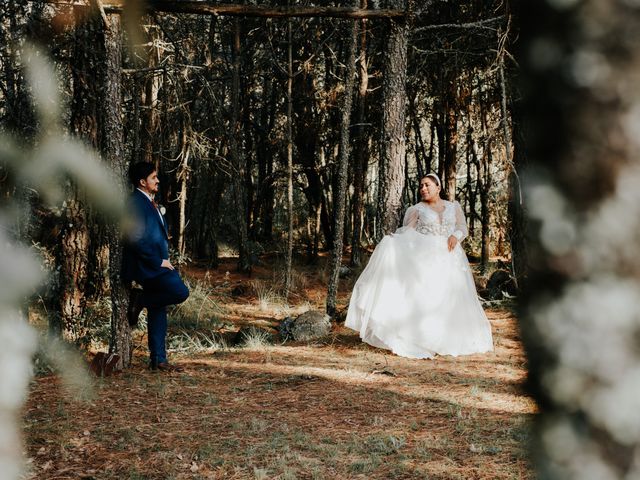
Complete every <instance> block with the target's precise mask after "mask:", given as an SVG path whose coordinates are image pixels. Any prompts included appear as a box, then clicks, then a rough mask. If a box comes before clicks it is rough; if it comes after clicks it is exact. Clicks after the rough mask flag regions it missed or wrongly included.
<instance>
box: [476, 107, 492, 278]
mask: <svg viewBox="0 0 640 480" xmlns="http://www.w3.org/2000/svg"><path fill="white" fill-rule="evenodd" d="M488 115H489V112H487V111H486V110H485V99H484V98H483V96H482V95H481V96H480V122H481V124H482V139H483V142H484V145H483V149H482V150H483V152H482V159H481V160H480V162H479V164H478V167H479V168H478V191H479V194H480V228H481V240H480V245H481V246H480V257H481V260H480V271H481V272H482V273H485V272H486V271H487V268H488V267H489V255H490V249H491V246H490V242H491V238H490V235H491V231H490V222H491V210H490V209H489V192H490V190H491V163H492V161H493V156H492V153H491V147H492V143H493V139H492V135H491V132H490V131H489V127H488V118H487V117H488Z"/></svg>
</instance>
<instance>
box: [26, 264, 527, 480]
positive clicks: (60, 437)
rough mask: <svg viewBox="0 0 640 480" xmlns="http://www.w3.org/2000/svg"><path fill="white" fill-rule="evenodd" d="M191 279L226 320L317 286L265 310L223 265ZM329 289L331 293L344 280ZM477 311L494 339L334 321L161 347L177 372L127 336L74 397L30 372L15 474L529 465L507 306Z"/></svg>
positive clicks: (122, 475)
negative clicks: (366, 332) (412, 353)
mask: <svg viewBox="0 0 640 480" xmlns="http://www.w3.org/2000/svg"><path fill="white" fill-rule="evenodd" d="M193 273H194V275H196V276H197V275H198V273H199V272H193ZM200 273H202V272H200ZM260 275H263V276H264V278H262V279H261V280H262V281H264V282H265V283H267V284H268V283H269V282H270V278H268V275H270V274H269V273H267V269H265V270H264V271H263V272H262V273H261V272H260V270H258V271H257V272H254V276H253V278H252V279H251V281H254V282H255V281H257V280H260V278H259V277H260ZM256 277H258V279H256ZM207 279H208V281H209V282H210V285H211V292H210V293H211V295H212V297H214V298H213V300H214V301H215V302H216V303H217V304H221V305H223V307H224V311H223V312H221V313H220V316H221V318H220V319H219V320H220V322H222V324H225V325H227V326H229V325H233V324H236V323H242V324H251V323H255V324H256V325H265V324H269V322H270V320H274V319H275V318H276V314H277V318H281V317H282V316H283V315H286V314H295V313H296V311H298V310H301V309H303V308H320V307H321V301H322V298H323V295H322V288H323V287H322V283H323V282H322V281H321V279H315V278H309V279H308V280H307V281H306V282H305V284H304V291H300V292H299V294H298V295H297V297H294V299H293V300H290V304H286V302H284V301H283V300H282V299H278V298H277V295H274V296H273V298H271V299H270V300H269V301H270V302H271V303H272V304H273V306H274V308H275V309H276V310H274V316H272V317H271V319H270V318H269V311H268V310H267V309H266V308H265V304H264V302H262V303H261V299H260V298H258V295H256V291H255V289H252V288H251V287H250V285H249V283H250V282H249V280H247V279H242V278H241V277H236V276H234V274H228V273H227V272H226V271H225V269H224V266H223V267H222V268H221V269H219V270H218V271H217V272H214V273H211V272H210V273H209V275H208V276H207ZM345 283H346V282H345ZM239 284H246V285H247V288H246V289H238V285H239ZM341 293H342V295H341V297H340V298H341V300H342V305H344V304H345V303H346V298H347V297H346V295H347V294H348V285H345V288H344V291H343V292H341ZM262 300H263V299H262ZM488 316H489V319H490V321H491V324H492V326H493V331H494V343H495V352H493V353H490V354H483V355H474V356H468V357H460V358H450V357H439V358H436V359H435V360H409V359H404V358H400V357H396V356H394V355H390V354H388V353H387V352H385V351H382V350H378V349H374V348H371V347H369V346H367V345H363V344H362V343H360V341H359V338H358V336H357V334H356V333H355V332H353V331H351V330H349V329H346V328H344V327H342V326H338V327H336V328H335V329H334V330H333V332H332V335H331V337H330V338H328V339H326V340H325V341H323V342H318V343H315V344H296V343H284V344H278V343H276V344H275V345H273V344H269V343H268V342H262V343H261V342H253V343H250V346H249V347H246V346H245V347H237V348H230V347H226V346H225V345H223V344H215V346H213V347H212V348H211V349H209V350H206V349H205V350H198V351H193V352H191V353H184V352H183V353H174V354H173V357H172V359H173V361H175V362H176V363H179V364H180V365H181V366H183V367H184V368H185V371H184V372H181V373H174V374H157V373H152V372H150V371H148V370H147V368H146V363H145V360H144V357H143V355H142V352H143V351H144V349H143V348H142V346H143V345H144V341H145V339H144V338H143V337H142V338H138V339H137V340H136V341H137V342H138V343H139V344H140V345H139V348H138V349H137V350H136V351H140V352H141V354H140V356H137V357H136V358H135V360H134V365H133V367H132V368H131V369H129V370H127V371H126V372H124V373H121V374H118V375H115V376H112V377H108V378H103V379H102V378H101V379H96V380H94V382H93V385H91V386H87V395H86V397H88V398H85V399H80V398H79V397H82V396H85V395H78V394H77V393H73V394H70V393H69V392H68V391H66V390H65V388H64V387H63V385H62V381H61V380H60V379H59V378H58V377H57V376H55V375H47V376H40V377H38V378H36V379H35V380H34V381H33V383H32V386H31V394H30V398H29V401H28V404H27V406H26V408H25V411H24V416H23V418H24V437H25V442H26V445H25V449H26V456H27V459H28V468H29V472H28V475H27V478H30V479H78V478H84V479H296V478H298V479H336V478H339V479H349V478H354V479H355V478H363V479H392V478H397V479H413V478H416V479H417V478H425V479H426V478H428V479H443V480H444V479H447V480H449V479H528V478H534V475H533V473H532V470H531V468H530V466H529V465H528V462H527V458H526V452H527V448H528V445H527V443H528V438H529V425H530V420H531V417H532V415H535V413H536V406H535V404H534V403H533V401H532V400H531V399H530V398H529V397H528V396H527V395H526V394H525V392H524V389H523V383H524V380H525V376H526V365H525V357H524V353H523V350H522V347H521V344H520V341H519V338H518V333H517V325H516V319H515V318H514V316H513V314H512V313H511V312H510V311H509V310H508V309H506V308H494V309H491V310H489V311H488Z"/></svg>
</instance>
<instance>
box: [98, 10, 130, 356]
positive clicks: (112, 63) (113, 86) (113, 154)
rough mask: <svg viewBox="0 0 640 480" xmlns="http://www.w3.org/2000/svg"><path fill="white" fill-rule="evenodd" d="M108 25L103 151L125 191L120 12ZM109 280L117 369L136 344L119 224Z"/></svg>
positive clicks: (112, 232) (110, 240)
mask: <svg viewBox="0 0 640 480" xmlns="http://www.w3.org/2000/svg"><path fill="white" fill-rule="evenodd" d="M107 19H108V25H106V26H105V31H104V43H105V50H106V51H105V74H104V76H103V78H104V99H105V101H104V109H103V119H104V120H103V121H104V126H103V129H102V132H103V134H102V142H101V143H102V152H103V156H104V159H105V161H106V162H107V163H108V164H109V165H110V166H111V169H112V170H113V172H114V179H115V182H117V183H118V184H119V187H120V190H121V192H122V194H123V195H124V194H125V185H126V184H127V182H126V163H127V162H126V159H125V155H124V130H123V124H122V115H121V113H122V23H121V19H120V16H119V15H108V16H107ZM107 244H108V246H109V267H110V268H109V279H110V282H109V283H110V286H111V340H110V344H109V351H110V352H111V353H116V354H118V355H119V357H120V364H119V365H118V368H127V367H129V365H131V359H132V356H133V343H132V339H131V329H130V327H129V322H128V321H127V303H128V298H127V288H126V285H124V283H123V282H122V279H121V277H120V266H121V264H122V242H121V233H120V231H119V228H118V226H117V225H113V224H111V225H108V226H107Z"/></svg>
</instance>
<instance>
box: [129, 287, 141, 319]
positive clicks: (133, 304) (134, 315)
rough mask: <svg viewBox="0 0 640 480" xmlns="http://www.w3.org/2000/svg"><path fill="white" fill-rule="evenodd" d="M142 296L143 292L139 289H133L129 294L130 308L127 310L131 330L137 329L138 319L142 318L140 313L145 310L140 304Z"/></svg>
mask: <svg viewBox="0 0 640 480" xmlns="http://www.w3.org/2000/svg"><path fill="white" fill-rule="evenodd" d="M140 295H142V290H140V289H139V288H132V289H131V291H130V292H129V307H128V308H127V320H128V321H129V326H130V327H131V328H135V327H136V325H138V317H139V316H140V312H142V309H143V308H144V307H143V306H142V305H141V304H140Z"/></svg>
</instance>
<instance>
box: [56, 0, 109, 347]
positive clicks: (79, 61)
mask: <svg viewBox="0 0 640 480" xmlns="http://www.w3.org/2000/svg"><path fill="white" fill-rule="evenodd" d="M74 12H75V14H76V25H77V26H76V31H75V42H74V50H73V60H72V61H73V65H74V67H75V68H74V69H73V101H72V109H71V131H72V132H73V133H74V134H75V135H76V136H78V137H79V138H81V139H82V140H83V141H84V142H85V143H87V144H88V145H89V146H91V147H93V148H98V147H99V118H98V117H99V114H98V108H99V101H100V98H99V88H98V87H97V85H96V83H95V82H94V81H93V79H92V76H93V73H94V72H95V71H96V70H97V68H98V67H97V61H96V60H97V58H100V56H101V54H102V46H101V45H99V44H100V42H98V41H96V39H97V38H99V36H98V33H97V32H98V30H99V26H98V22H97V20H96V17H95V12H94V11H91V10H87V9H84V8H83V9H74ZM94 44H98V46H97V48H96V49H95V50H94V51H92V52H91V53H89V51H88V50H87V46H88V45H94ZM82 198H83V195H82V193H81V192H79V191H78V189H77V188H76V187H75V186H74V185H69V187H68V189H67V199H66V202H65V207H64V210H63V215H62V222H61V224H62V226H63V227H62V232H61V236H60V242H59V248H58V249H56V251H57V261H56V264H57V265H59V274H58V278H59V289H60V290H59V294H58V312H59V315H60V317H59V324H58V325H56V324H55V322H56V321H57V320H58V319H54V325H53V330H54V331H57V332H59V333H61V334H62V336H63V338H64V339H65V340H67V341H70V342H78V341H81V342H86V341H87V340H88V339H87V335H88V332H89V329H88V325H86V324H85V323H84V322H85V318H84V313H85V307H86V289H87V262H88V252H89V238H90V237H89V221H88V218H87V211H86V207H85V205H84V204H83V202H82Z"/></svg>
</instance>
